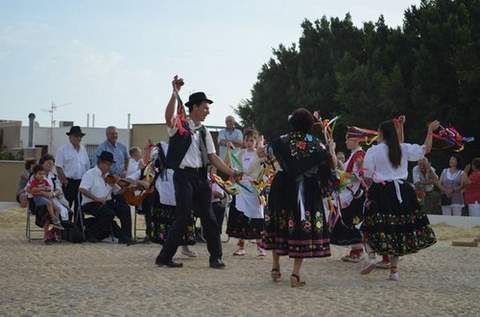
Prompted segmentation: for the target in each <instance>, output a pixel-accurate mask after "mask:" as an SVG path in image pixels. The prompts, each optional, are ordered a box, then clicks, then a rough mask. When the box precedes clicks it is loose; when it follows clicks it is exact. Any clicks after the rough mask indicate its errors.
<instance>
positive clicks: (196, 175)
mask: <svg viewBox="0 0 480 317" xmlns="http://www.w3.org/2000/svg"><path fill="white" fill-rule="evenodd" d="M201 171H202V169H188V168H185V169H178V170H176V171H175V174H174V175H173V183H174V186H175V199H176V202H177V207H176V209H175V222H174V223H173V225H172V228H171V229H170V231H169V232H168V235H167V240H166V241H165V243H164V245H163V248H162V250H161V251H160V254H159V255H158V257H157V262H168V261H171V260H172V258H173V256H174V255H175V253H176V252H177V248H178V246H179V245H180V243H181V241H182V238H183V236H184V234H185V231H186V229H187V225H189V224H190V223H191V219H192V210H193V209H195V210H196V211H197V212H198V214H199V215H200V220H201V223H202V227H203V234H204V237H205V239H206V240H207V249H208V252H209V253H210V262H212V261H215V260H218V259H221V258H222V244H221V241H220V234H219V228H218V224H217V221H216V218H215V215H214V214H213V211H212V207H211V197H212V191H211V188H210V184H209V182H208V180H207V177H206V173H203V172H201Z"/></svg>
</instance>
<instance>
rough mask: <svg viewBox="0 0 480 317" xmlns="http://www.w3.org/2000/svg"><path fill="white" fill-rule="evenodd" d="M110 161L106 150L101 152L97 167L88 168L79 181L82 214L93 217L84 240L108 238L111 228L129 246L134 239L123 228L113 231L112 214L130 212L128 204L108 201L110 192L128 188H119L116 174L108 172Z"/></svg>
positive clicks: (110, 156)
mask: <svg viewBox="0 0 480 317" xmlns="http://www.w3.org/2000/svg"><path fill="white" fill-rule="evenodd" d="M114 163H115V161H114V160H113V155H112V153H110V152H107V151H103V152H101V154H100V155H99V156H98V160H97V166H95V167H93V168H91V169H90V170H88V171H87V172H86V173H85V174H84V175H83V177H82V181H81V182H80V188H79V191H80V193H81V194H82V210H83V211H84V213H85V214H89V215H92V216H94V217H95V218H96V219H95V221H94V222H93V223H92V224H91V225H90V226H88V227H87V230H86V231H87V232H86V234H87V240H88V241H89V242H98V241H99V240H103V239H104V238H106V237H108V235H109V234H110V233H112V230H113V234H114V235H115V236H116V237H117V238H118V242H119V243H124V244H127V245H130V244H133V243H134V241H133V240H132V239H131V238H130V237H129V236H128V235H126V234H125V233H124V231H123V230H115V229H116V228H117V226H116V225H115V224H113V218H114V217H115V215H119V214H120V215H121V214H129V213H130V207H129V206H128V205H126V204H117V203H116V202H115V201H114V200H112V193H113V194H115V195H119V194H122V193H123V191H125V190H127V189H128V188H123V189H122V188H121V187H120V186H119V185H118V184H117V182H118V180H119V178H118V176H111V175H109V172H110V169H111V167H112V165H113V164H114ZM127 208H128V209H127ZM120 209H122V210H120ZM123 209H125V210H123ZM112 228H113V229H112ZM130 229H131V228H130Z"/></svg>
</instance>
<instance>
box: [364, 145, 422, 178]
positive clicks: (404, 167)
mask: <svg viewBox="0 0 480 317" xmlns="http://www.w3.org/2000/svg"><path fill="white" fill-rule="evenodd" d="M400 147H401V150H402V159H401V160H400V166H398V167H397V168H395V167H393V166H392V163H390V160H389V158H388V146H387V145H386V144H385V143H380V144H377V145H374V146H372V147H371V148H370V149H368V151H367V154H366V155H365V159H364V162H363V168H364V169H365V176H366V177H369V178H371V179H373V181H374V182H376V183H382V182H387V181H394V180H405V179H407V177H408V161H414V162H415V161H418V160H420V159H422V158H423V157H424V155H425V148H424V147H423V146H422V145H418V144H409V143H402V144H400Z"/></svg>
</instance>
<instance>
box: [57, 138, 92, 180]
mask: <svg viewBox="0 0 480 317" xmlns="http://www.w3.org/2000/svg"><path fill="white" fill-rule="evenodd" d="M55 165H56V166H58V167H61V168H62V169H63V173H64V174H65V177H67V178H71V179H81V178H82V176H83V174H85V173H86V172H87V171H88V169H89V168H90V159H89V158H88V153H87V150H86V149H85V147H84V146H83V145H82V144H80V148H79V149H78V151H77V149H75V147H74V146H73V144H72V143H71V142H68V143H66V144H64V145H62V146H61V147H60V148H59V149H58V150H57V155H56V157H55Z"/></svg>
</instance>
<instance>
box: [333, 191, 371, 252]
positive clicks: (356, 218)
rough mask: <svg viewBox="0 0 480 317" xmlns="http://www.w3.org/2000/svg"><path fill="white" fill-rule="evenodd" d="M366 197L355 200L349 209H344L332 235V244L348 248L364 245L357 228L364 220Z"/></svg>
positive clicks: (362, 196)
mask: <svg viewBox="0 0 480 317" xmlns="http://www.w3.org/2000/svg"><path fill="white" fill-rule="evenodd" d="M364 202H365V195H361V196H360V197H358V198H356V199H353V200H352V202H351V203H350V205H349V206H348V207H347V208H344V209H342V217H341V218H340V219H338V221H337V223H336V224H335V227H333V230H332V232H331V234H330V243H331V244H334V245H341V246H348V245H354V244H358V243H362V234H361V232H360V230H359V229H358V228H357V227H356V226H357V225H358V224H360V223H361V222H362V220H363V204H364Z"/></svg>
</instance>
